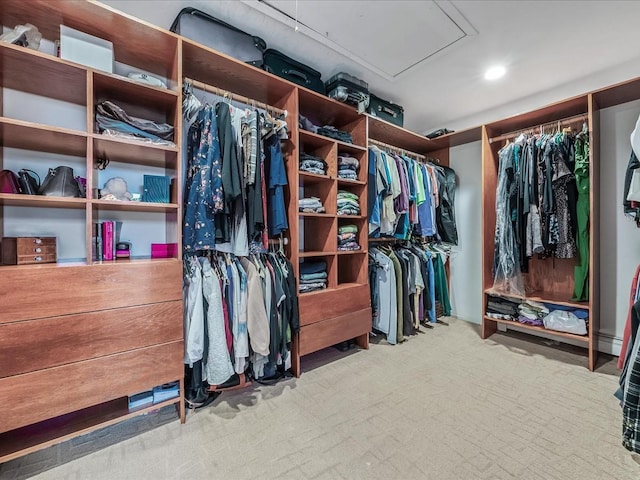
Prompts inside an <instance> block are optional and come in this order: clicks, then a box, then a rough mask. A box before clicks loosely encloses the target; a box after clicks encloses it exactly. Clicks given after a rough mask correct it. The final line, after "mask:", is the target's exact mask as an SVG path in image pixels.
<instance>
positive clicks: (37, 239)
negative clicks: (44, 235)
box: [33, 238, 42, 245]
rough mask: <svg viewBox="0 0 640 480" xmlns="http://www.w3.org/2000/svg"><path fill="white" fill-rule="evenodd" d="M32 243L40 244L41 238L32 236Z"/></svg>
mask: <svg viewBox="0 0 640 480" xmlns="http://www.w3.org/2000/svg"><path fill="white" fill-rule="evenodd" d="M33 243H35V244H37V245H40V244H41V243H42V239H41V238H34V239H33Z"/></svg>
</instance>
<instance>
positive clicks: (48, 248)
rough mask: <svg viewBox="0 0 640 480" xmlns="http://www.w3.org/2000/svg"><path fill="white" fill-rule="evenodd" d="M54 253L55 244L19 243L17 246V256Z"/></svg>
mask: <svg viewBox="0 0 640 480" xmlns="http://www.w3.org/2000/svg"><path fill="white" fill-rule="evenodd" d="M55 254H56V246H55V245H35V244H29V245H19V246H18V257H20V256H22V255H55Z"/></svg>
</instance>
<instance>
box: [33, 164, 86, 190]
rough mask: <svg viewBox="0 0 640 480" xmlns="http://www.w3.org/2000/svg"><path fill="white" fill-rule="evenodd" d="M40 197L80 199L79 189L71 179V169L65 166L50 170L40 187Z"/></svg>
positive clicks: (73, 179)
mask: <svg viewBox="0 0 640 480" xmlns="http://www.w3.org/2000/svg"><path fill="white" fill-rule="evenodd" d="M40 195H47V196H54V197H80V188H79V187H78V183H77V182H76V180H75V178H73V168H71V167H65V166H60V167H56V168H50V169H49V173H48V174H47V176H46V178H45V179H44V182H42V186H41V187H40Z"/></svg>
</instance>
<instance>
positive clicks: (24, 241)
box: [16, 237, 56, 251]
mask: <svg viewBox="0 0 640 480" xmlns="http://www.w3.org/2000/svg"><path fill="white" fill-rule="evenodd" d="M16 245H17V247H18V251H20V250H21V249H23V248H29V247H33V246H35V245H40V246H52V247H54V248H55V246H56V237H18V238H16Z"/></svg>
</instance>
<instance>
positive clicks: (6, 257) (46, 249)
mask: <svg viewBox="0 0 640 480" xmlns="http://www.w3.org/2000/svg"><path fill="white" fill-rule="evenodd" d="M56 261H57V254H56V238H55V237H5V238H3V239H2V263H3V264H5V265H28V264H36V263H55V262H56Z"/></svg>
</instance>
